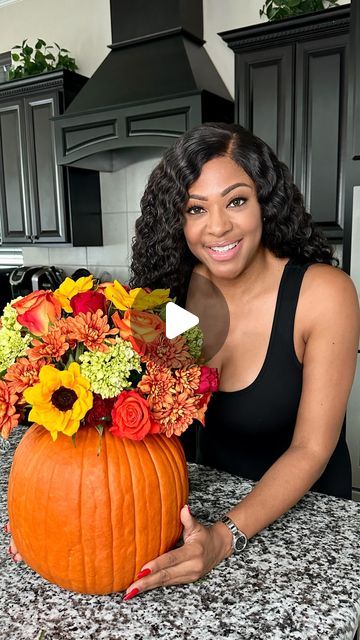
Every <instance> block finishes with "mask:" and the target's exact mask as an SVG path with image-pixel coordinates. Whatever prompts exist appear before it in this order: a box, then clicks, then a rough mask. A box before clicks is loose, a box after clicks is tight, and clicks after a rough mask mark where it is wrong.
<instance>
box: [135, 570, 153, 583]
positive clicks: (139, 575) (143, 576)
mask: <svg viewBox="0 0 360 640" xmlns="http://www.w3.org/2000/svg"><path fill="white" fill-rule="evenodd" d="M149 573H151V569H143V570H142V571H140V573H138V574H137V576H136V580H140V578H145V576H148V575H149Z"/></svg>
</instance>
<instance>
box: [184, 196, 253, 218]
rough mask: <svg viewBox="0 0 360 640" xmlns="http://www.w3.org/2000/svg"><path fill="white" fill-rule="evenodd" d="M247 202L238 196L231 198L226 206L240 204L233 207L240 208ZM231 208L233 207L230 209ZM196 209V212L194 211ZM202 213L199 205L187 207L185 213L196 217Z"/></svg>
mask: <svg viewBox="0 0 360 640" xmlns="http://www.w3.org/2000/svg"><path fill="white" fill-rule="evenodd" d="M246 201H247V198H243V197H240V196H238V197H237V198H233V199H232V200H230V202H229V203H228V205H227V206H229V205H231V204H232V203H233V202H242V204H236V205H235V207H242V206H243V204H245V202H246ZM231 208H233V207H231ZM196 209H197V211H195V210H196ZM202 211H203V208H202V207H200V206H199V205H193V206H192V207H189V208H188V209H187V210H186V213H190V214H191V215H198V213H201V212H202Z"/></svg>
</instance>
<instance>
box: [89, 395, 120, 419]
mask: <svg viewBox="0 0 360 640" xmlns="http://www.w3.org/2000/svg"><path fill="white" fill-rule="evenodd" d="M114 402H115V398H102V397H101V396H99V395H98V394H97V393H95V394H94V397H93V406H92V408H91V409H90V410H89V411H88V412H87V414H86V416H85V418H84V422H85V425H86V426H87V427H97V426H98V425H99V424H100V425H101V424H102V425H105V423H108V422H111V410H112V408H113V406H114Z"/></svg>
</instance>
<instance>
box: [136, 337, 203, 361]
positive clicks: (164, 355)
mask: <svg viewBox="0 0 360 640" xmlns="http://www.w3.org/2000/svg"><path fill="white" fill-rule="evenodd" d="M143 359H144V360H147V359H149V360H153V361H155V362H156V363H157V364H159V365H161V366H164V367H168V368H169V369H181V368H184V367H187V366H189V365H191V364H192V363H193V358H192V356H191V355H190V353H189V349H188V346H187V344H186V340H184V338H183V337H182V336H177V338H173V339H172V340H169V338H167V337H166V335H164V334H161V335H160V336H159V337H158V339H157V340H156V341H155V342H153V343H152V344H149V345H147V346H146V350H145V356H144V358H143Z"/></svg>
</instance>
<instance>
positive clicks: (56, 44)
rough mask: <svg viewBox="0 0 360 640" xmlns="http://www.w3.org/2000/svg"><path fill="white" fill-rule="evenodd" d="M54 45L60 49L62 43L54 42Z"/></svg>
mask: <svg viewBox="0 0 360 640" xmlns="http://www.w3.org/2000/svg"><path fill="white" fill-rule="evenodd" d="M54 45H55V47H57V48H58V49H59V50H60V45H59V44H58V43H57V42H54Z"/></svg>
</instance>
